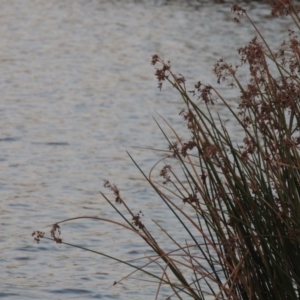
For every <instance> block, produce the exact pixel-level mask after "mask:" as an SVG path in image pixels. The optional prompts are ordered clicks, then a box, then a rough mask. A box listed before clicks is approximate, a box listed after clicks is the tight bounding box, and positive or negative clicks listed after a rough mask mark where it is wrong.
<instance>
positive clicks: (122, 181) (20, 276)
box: [0, 0, 288, 299]
mask: <svg viewBox="0 0 300 300" xmlns="http://www.w3.org/2000/svg"><path fill="white" fill-rule="evenodd" d="M246 6H247V7H248V8H249V13H250V14H252V15H253V18H254V20H255V21H256V22H257V25H258V26H259V27H260V28H261V30H262V31H263V32H265V34H266V37H267V39H268V40H269V41H270V43H271V44H272V45H279V44H280V42H281V39H282V36H283V29H285V28H287V26H288V21H287V20H282V21H276V22H274V21H272V19H271V18H270V17H269V11H268V9H267V8H266V7H265V6H264V5H262V4H258V3H254V4H253V3H252V4H251V5H246ZM232 17H233V16H232V15H231V13H230V5H229V4H228V3H227V4H226V3H223V4H221V3H220V4H217V3H213V2H212V1H209V2H208V3H207V2H204V3H202V4H201V2H200V4H197V5H196V4H194V5H187V4H185V5H183V4H180V1H174V2H172V1H169V2H168V4H166V3H164V2H162V1H150V0H149V1H142V2H141V1H104V0H84V1H83V0H72V1H63V0H52V1H42V0H40V1H39V0H23V1H21V0H2V1H1V2H0V61H1V63H0V88H1V89H0V93H1V97H0V128H1V130H0V149H1V152H0V153H1V154H0V168H1V172H0V195H1V199H0V205H1V210H0V220H1V221H0V222H1V232H0V250H1V257H0V282H1V287H0V298H1V297H2V298H7V299H141V298H142V299H154V295H155V291H156V290H155V285H151V284H149V283H147V282H146V283H145V282H143V281H137V277H138V275H136V276H134V278H135V279H130V280H127V281H124V282H123V283H122V284H120V285H117V286H115V287H111V285H112V284H113V282H114V281H116V280H119V279H120V278H122V277H123V276H125V275H126V274H127V273H129V272H130V268H126V267H124V266H122V265H116V264H112V263H111V261H108V260H107V259H105V258H103V257H101V256H97V255H95V254H92V253H87V252H83V251H81V250H79V249H74V248H69V247H67V246H64V245H55V244H54V243H53V242H50V241H46V240H43V241H42V243H40V244H39V245H37V244H36V243H34V241H33V239H32V237H31V236H30V234H31V232H32V231H34V230H37V229H43V227H46V226H47V225H49V224H51V223H54V222H57V221H59V220H61V219H65V218H69V217H75V216H84V215H97V216H102V217H106V218H117V216H116V214H115V213H114V212H113V209H112V208H111V207H110V206H109V205H108V204H107V203H106V201H105V200H104V199H103V198H102V197H101V196H100V194H99V191H100V190H103V180H105V179H109V180H111V181H112V182H115V183H117V184H118V186H119V188H120V189H121V192H122V195H123V197H124V198H125V199H127V200H128V202H129V203H130V205H131V206H132V207H134V209H135V210H136V212H138V211H139V210H140V209H142V210H143V212H144V214H145V218H146V222H147V219H151V218H154V219H157V220H164V221H165V224H166V226H170V227H172V226H173V225H174V226H175V225H176V224H173V223H172V222H173V221H172V216H171V215H169V214H167V213H166V212H165V211H164V210H163V208H164V206H163V204H161V203H160V201H159V199H157V197H155V195H154V193H153V192H152V191H151V189H150V188H148V186H147V184H146V183H145V182H144V181H143V180H142V176H141V175H140V173H139V171H138V170H137V169H136V167H135V166H134V165H133V163H132V162H131V160H130V159H129V157H128V156H127V154H126V150H128V151H129V152H130V153H131V154H132V155H133V156H134V158H135V159H136V160H137V161H138V162H139V163H140V164H141V166H142V167H143V168H144V169H145V170H149V169H150V167H151V166H152V165H153V164H154V163H155V161H156V160H157V159H158V157H159V156H158V154H157V153H154V152H152V151H144V150H141V149H137V148H134V147H135V146H138V147H149V148H160V149H165V148H166V142H165V140H164V138H163V136H162V134H161V133H160V132H159V130H158V128H157V126H156V124H155V122H154V121H153V119H152V117H153V116H157V115H156V112H155V111H157V112H158V113H160V114H161V115H162V116H164V117H166V118H167V119H168V120H169V121H170V122H171V123H172V124H173V126H174V127H175V128H178V130H180V128H181V125H182V123H181V119H180V118H179V117H178V111H179V109H180V108H181V102H180V98H179V96H178V95H177V94H176V93H175V91H174V90H172V89H171V88H169V87H167V86H166V87H165V88H163V91H162V92H159V90H158V89H157V83H156V81H155V77H154V75H153V73H154V69H153V66H151V65H150V59H151V55H153V54H155V53H156V54H159V55H161V56H163V57H164V58H165V59H168V60H171V63H172V66H173V68H174V71H176V72H178V73H182V74H184V75H185V76H186V78H187V80H188V83H187V84H189V85H190V87H192V86H193V84H194V83H195V82H197V81H198V80H202V81H204V82H207V83H211V84H215V83H216V79H215V77H214V76H213V74H212V71H211V70H212V65H213V63H214V61H215V59H218V58H220V57H225V58H226V59H229V60H231V61H235V60H236V59H237V55H236V49H237V48H238V47H240V46H243V45H244V44H245V43H246V42H247V41H249V40H250V38H251V37H252V35H253V30H252V29H251V28H250V26H249V25H247V24H242V25H240V26H236V25H235V24H234V23H233V22H232ZM270 28H272V30H269V29H270ZM275 32H276V34H274V33H275ZM221 90H222V88H221ZM223 92H224V93H226V95H228V96H230V97H231V98H229V99H230V101H232V102H233V103H234V102H236V98H235V96H236V94H234V92H233V91H225V90H223ZM214 109H215V110H216V111H218V112H219V113H220V114H221V116H222V117H223V118H224V119H225V118H227V115H226V111H225V110H224V109H223V107H222V105H221V104H218V105H216V106H215V107H214ZM228 126H229V129H230V130H231V131H232V133H233V134H234V135H235V136H236V137H237V139H238V138H239V132H236V131H235V130H234V124H231V123H230V122H229V125H228ZM48 229H49V228H44V229H43V230H45V231H48ZM179 232H180V231H179ZM178 234H179V233H178ZM63 238H64V240H65V241H70V242H74V243H77V244H79V245H85V246H89V247H91V248H93V249H95V250H98V251H103V252H104V253H109V254H114V255H117V256H121V257H125V258H128V259H129V258H135V257H140V256H142V255H145V254H147V251H146V249H147V248H146V247H145V246H144V245H143V243H142V242H141V241H139V240H137V239H136V237H134V236H131V235H130V234H127V233H124V232H123V231H121V230H120V229H118V228H117V227H115V226H112V225H111V226H108V225H107V224H104V223H99V222H93V221H87V222H83V221H77V222H73V223H69V224H68V225H64V226H63ZM179 238H180V237H179Z"/></svg>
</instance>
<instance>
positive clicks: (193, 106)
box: [34, 0, 300, 300]
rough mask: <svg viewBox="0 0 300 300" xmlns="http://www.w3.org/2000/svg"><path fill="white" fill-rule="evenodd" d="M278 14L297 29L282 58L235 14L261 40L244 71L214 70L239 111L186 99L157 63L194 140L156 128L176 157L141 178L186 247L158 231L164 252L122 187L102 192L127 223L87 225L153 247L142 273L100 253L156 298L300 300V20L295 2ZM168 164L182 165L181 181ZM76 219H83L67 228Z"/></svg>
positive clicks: (201, 96) (176, 78)
mask: <svg viewBox="0 0 300 300" xmlns="http://www.w3.org/2000/svg"><path fill="white" fill-rule="evenodd" d="M271 5H272V14H273V15H274V16H281V15H289V16H290V17H291V18H292V20H293V22H294V25H295V31H292V30H290V31H289V39H288V41H286V42H284V43H283V44H282V45H281V47H280V48H279V49H278V50H277V51H276V52H274V51H273V50H271V49H270V47H269V45H268V44H267V42H266V41H265V39H264V37H263V36H262V34H261V33H260V31H259V30H258V29H257V28H256V26H255V24H254V23H253V22H252V21H251V19H250V18H249V16H248V14H247V12H246V11H245V10H244V9H242V8H241V7H240V6H238V5H234V6H233V7H232V10H233V11H234V12H235V13H236V18H235V21H236V22H240V19H241V18H242V17H245V18H247V19H248V20H249V22H250V23H251V24H252V25H253V26H254V28H255V29H256V32H257V36H256V37H254V38H253V39H252V40H251V41H250V42H249V44H248V45H246V46H245V47H243V48H240V49H239V50H238V52H239V54H240V63H239V64H237V65H235V66H233V65H231V64H228V63H226V62H225V61H223V60H219V61H217V62H216V64H215V66H214V72H215V74H216V76H217V80H218V82H219V83H220V82H222V81H225V82H227V83H228V84H229V86H231V87H235V88H238V89H239V91H240V100H239V105H238V109H237V111H235V110H234V109H233V108H232V107H231V106H230V105H229V104H228V101H226V99H224V98H223V97H222V95H221V94H220V93H218V91H217V89H215V88H214V87H212V86H210V85H205V84H203V83H202V82H198V83H197V84H196V85H195V87H194V89H193V90H187V88H186V81H185V78H184V77H183V76H182V75H176V74H175V73H174V72H173V71H172V69H171V66H170V63H169V62H166V61H164V60H163V59H162V58H160V57H159V56H158V55H154V56H153V57H152V62H151V63H152V65H153V66H154V67H155V70H156V72H155V75H156V77H157V79H158V83H159V88H160V89H161V88H162V86H163V84H165V83H168V84H170V85H171V86H172V87H174V88H175V89H176V90H177V92H178V93H179V94H180V95H181V98H182V100H183V103H184V105H185V107H184V109H183V110H182V111H181V112H180V115H181V116H182V117H183V118H184V120H185V121H186V125H187V128H188V130H189V132H190V137H189V138H188V139H187V140H182V139H181V138H180V137H179V135H178V133H177V132H176V131H175V130H174V129H173V128H172V127H171V126H170V125H169V124H168V123H167V122H166V121H165V120H164V119H163V120H164V121H165V122H166V124H167V126H169V128H170V129H171V131H172V132H173V135H174V136H175V137H176V140H175V141H174V140H171V139H170V138H169V137H168V135H167V134H166V133H165V131H164V130H163V129H162V127H161V126H160V125H159V124H158V126H159V128H160V129H161V130H162V133H163V134H164V136H165V138H166V141H167V142H168V149H169V151H168V153H167V155H166V156H165V157H164V158H163V159H162V160H160V161H159V163H157V164H156V165H155V166H154V167H153V169H151V171H150V173H149V175H146V174H145V173H143V171H142V170H140V171H141V172H142V173H143V175H144V176H145V179H146V180H147V181H148V182H149V184H150V185H151V186H152V187H153V189H154V190H155V192H156V193H157V195H158V196H159V197H160V199H161V200H162V201H163V202H164V203H165V204H166V206H167V210H169V211H171V212H172V213H173V214H174V218H175V219H176V220H177V221H178V226H179V227H182V228H184V234H185V236H184V237H182V239H181V240H180V241H179V240H178V239H176V237H174V236H172V235H171V234H170V233H169V232H167V231H166V230H165V229H164V228H162V227H161V225H160V224H159V223H157V222H155V224H156V225H157V226H158V228H159V229H160V232H163V233H164V234H165V236H166V238H167V239H168V247H167V248H168V249H170V248H172V250H164V247H163V245H162V244H161V243H159V241H158V239H157V238H156V237H155V234H154V233H153V232H150V231H149V230H148V228H147V227H146V226H145V225H144V224H143V222H142V218H141V216H142V215H141V213H138V214H134V213H133V210H132V209H131V208H130V207H129V206H128V204H127V203H126V202H125V201H124V200H123V199H122V197H121V195H120V191H119V189H118V188H117V186H115V185H113V184H111V183H110V182H108V181H106V182H105V184H104V186H105V187H106V188H108V189H109V190H111V191H112V192H113V193H114V195H115V202H116V204H121V205H123V206H124V207H125V209H126V210H127V213H126V214H124V213H122V212H121V211H120V210H119V209H118V207H117V205H116V204H114V203H113V201H111V200H110V199H109V198H108V197H107V196H106V195H104V194H102V195H103V197H104V198H105V199H106V200H107V201H108V202H109V203H110V204H111V206H112V207H113V208H114V209H115V210H116V211H117V212H118V213H119V215H120V217H121V221H120V222H116V221H112V220H108V219H104V218H100V217H99V218H98V217H82V218H92V219H97V220H100V221H106V222H111V223H114V224H117V225H119V226H121V227H123V228H124V229H127V230H130V231H132V232H134V233H135V234H136V235H138V236H139V237H140V238H141V239H142V240H144V241H145V243H146V244H148V245H149V248H150V249H151V250H152V251H153V252H154V253H155V254H156V255H155V256H151V257H149V256H148V257H145V263H144V265H142V266H140V265H139V266H137V265H135V264H134V263H132V262H126V261H121V260H119V259H117V258H113V257H110V256H108V255H107V254H104V253H99V252H96V253H98V254H101V255H104V256H106V257H109V258H112V259H114V260H116V261H118V262H122V263H125V264H127V265H129V266H131V267H133V268H134V269H135V270H136V271H140V272H144V273H145V274H147V275H149V276H150V277H152V278H153V279H156V280H157V282H158V289H157V294H156V298H158V295H159V294H160V290H161V287H162V286H169V287H170V291H171V292H170V295H169V296H168V299H171V297H172V298H173V297H174V298H178V299H186V298H190V299H208V298H211V299H243V300H246V299H247V300H248V299H270V300H274V299H278V300H279V299H280V300H281V299H300V155H299V147H300V133H299V131H300V78H299V72H300V41H299V39H298V37H297V33H298V32H299V29H300V26H299V24H300V20H299V16H298V11H299V10H298V8H297V7H295V6H294V5H293V3H292V1H290V0H277V1H272V3H271ZM241 66H246V67H247V68H248V71H249V75H248V77H249V80H248V82H247V83H246V84H243V83H242V82H241V81H240V80H239V77H238V69H239V68H240V67H241ZM216 101H218V102H221V103H223V105H224V107H225V108H226V109H227V110H228V112H229V113H230V115H231V118H232V119H234V120H235V122H236V124H237V126H238V127H239V128H237V129H236V130H239V132H240V133H241V134H242V135H243V136H244V138H243V140H242V141H241V143H236V141H235V139H233V137H232V136H231V135H230V133H229V132H228V131H227V129H226V123H224V122H223V121H222V120H221V118H220V117H219V116H218V115H217V116H216V115H213V113H212V110H211V105H213V104H214V103H215V102H216ZM133 161H134V160H133ZM167 161H168V162H169V161H174V162H176V163H179V165H180V167H181V168H180V171H179V173H178V171H176V170H177V169H176V168H173V166H172V165H171V164H169V163H167ZM164 162H165V164H164V165H163V167H162V168H161V169H160V176H161V178H162V182H158V181H156V180H155V178H154V176H153V175H152V174H153V172H154V170H155V169H156V168H158V167H159V166H160V164H162V163H164ZM134 163H135V161H134ZM176 163H175V164H176ZM136 165H137V164H136ZM137 167H138V168H139V166H138V165H137ZM182 203H184V204H185V205H184V206H182ZM186 206H189V209H188V210H187V209H186V208H187V207H186ZM128 215H129V216H128ZM74 219H79V218H73V219H68V220H64V221H62V222H66V221H70V220H74ZM62 222H59V223H56V224H54V225H53V227H52V230H51V239H53V240H54V241H56V242H58V243H65V242H63V241H62V239H61V238H60V231H59V230H60V227H59V224H60V223H62ZM160 234H161V233H160ZM34 236H35V239H36V240H37V241H38V242H39V241H40V239H41V238H45V236H44V233H43V232H40V231H38V232H34ZM199 237H201V238H199ZM65 244H68V243H65ZM68 245H70V244H68ZM71 246H74V247H77V246H75V245H71ZM79 248H80V247H79ZM83 249H84V248H83ZM85 250H88V251H92V250H89V249H85ZM93 252H95V251H93ZM149 265H157V267H158V269H160V270H161V272H160V275H159V274H158V273H154V272H150V271H149V269H148V268H147V267H148V266H149Z"/></svg>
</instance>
